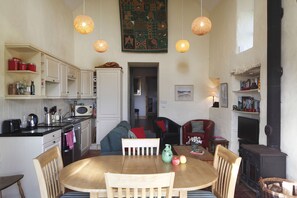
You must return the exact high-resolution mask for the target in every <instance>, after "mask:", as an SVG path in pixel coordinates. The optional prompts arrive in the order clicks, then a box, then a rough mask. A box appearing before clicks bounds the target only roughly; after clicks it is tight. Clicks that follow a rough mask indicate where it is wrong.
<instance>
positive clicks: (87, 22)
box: [73, 0, 94, 34]
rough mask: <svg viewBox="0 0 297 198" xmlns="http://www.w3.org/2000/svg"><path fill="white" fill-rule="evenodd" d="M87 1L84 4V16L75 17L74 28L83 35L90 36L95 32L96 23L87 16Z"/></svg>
mask: <svg viewBox="0 0 297 198" xmlns="http://www.w3.org/2000/svg"><path fill="white" fill-rule="evenodd" d="M85 4H86V2H85V0H84V2H83V15H78V16H77V17H75V19H74V22H73V26H74V28H75V30H76V31H78V32H79V33H81V34H89V33H91V32H93V30H94V22H93V19H92V18H91V17H89V16H87V15H85Z"/></svg>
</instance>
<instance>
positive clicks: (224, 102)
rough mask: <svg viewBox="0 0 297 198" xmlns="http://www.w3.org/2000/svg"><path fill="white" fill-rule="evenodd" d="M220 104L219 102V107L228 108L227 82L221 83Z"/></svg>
mask: <svg viewBox="0 0 297 198" xmlns="http://www.w3.org/2000/svg"><path fill="white" fill-rule="evenodd" d="M220 104H221V107H225V108H228V84H227V83H221V86H220Z"/></svg>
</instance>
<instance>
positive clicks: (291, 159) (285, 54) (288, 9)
mask: <svg viewBox="0 0 297 198" xmlns="http://www.w3.org/2000/svg"><path fill="white" fill-rule="evenodd" d="M282 3H283V8H284V17H283V19H282V64H281V66H282V67H283V76H282V78H281V79H282V80H281V93H282V94H281V101H282V103H281V131H282V135H281V149H282V151H283V152H285V153H287V155H288V156H287V177H288V178H289V179H293V180H295V181H297V172H296V167H297V149H296V134H297V132H296V120H297V114H296V112H297V106H296V98H297V91H296V87H297V78H296V77H297V45H296V43H297V28H296V21H297V12H296V10H297V3H296V1H287V0H284V1H282Z"/></svg>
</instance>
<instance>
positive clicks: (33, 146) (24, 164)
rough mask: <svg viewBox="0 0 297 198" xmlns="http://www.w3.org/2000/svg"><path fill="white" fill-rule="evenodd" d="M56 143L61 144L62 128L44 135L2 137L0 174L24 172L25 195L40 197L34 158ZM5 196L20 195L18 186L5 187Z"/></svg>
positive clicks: (33, 197) (0, 144) (0, 142)
mask: <svg viewBox="0 0 297 198" xmlns="http://www.w3.org/2000/svg"><path fill="white" fill-rule="evenodd" d="M55 145H58V146H60V145H61V130H56V131H54V132H51V133H49V134H47V135H44V136H22V137H21V136H18V137H0V150H1V153H0V164H1V168H0V175H13V174H19V173H21V174H24V175H25V176H24V178H23V179H22V187H23V189H24V193H25V196H26V197H32V198H35V197H40V190H39V184H38V180H37V176H36V173H35V169H34V165H33V161H32V159H33V158H35V157H37V156H38V155H40V154H41V153H42V152H44V151H46V150H48V149H49V148H51V147H53V146H55ZM3 197H19V193H18V190H17V188H14V187H10V188H7V189H5V190H4V191H3Z"/></svg>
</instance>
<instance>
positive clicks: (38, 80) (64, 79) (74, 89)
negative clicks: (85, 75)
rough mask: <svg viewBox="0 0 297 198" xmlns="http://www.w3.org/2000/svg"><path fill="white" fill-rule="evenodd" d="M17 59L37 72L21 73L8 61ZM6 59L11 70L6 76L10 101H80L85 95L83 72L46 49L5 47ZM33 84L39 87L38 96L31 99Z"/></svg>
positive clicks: (36, 94) (20, 45) (6, 89)
mask: <svg viewBox="0 0 297 198" xmlns="http://www.w3.org/2000/svg"><path fill="white" fill-rule="evenodd" d="M13 58H17V59H21V60H22V61H23V62H25V63H33V64H34V65H36V70H29V69H28V68H26V67H25V68H22V70H21V69H20V70H18V69H19V68H18V67H17V64H16V67H10V66H9V64H8V60H10V59H13ZM4 59H5V60H6V68H7V69H6V70H5V75H4V76H5V98H6V99H42V98H75V99H76V98H79V97H80V95H81V94H80V84H81V81H80V69H79V68H78V67H76V66H74V65H72V64H69V63H67V62H66V61H64V60H62V59H60V58H58V57H56V56H54V55H52V54H50V53H48V52H46V51H44V50H42V49H39V48H37V47H35V46H33V45H31V44H5V49H4ZM31 81H34V84H35V95H29V91H27V90H28V89H29V85H30V84H31ZM19 85H21V86H19ZM16 87H18V89H16ZM19 87H21V88H20V89H19ZM27 87H28V88H27ZM16 90H18V91H16Z"/></svg>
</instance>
